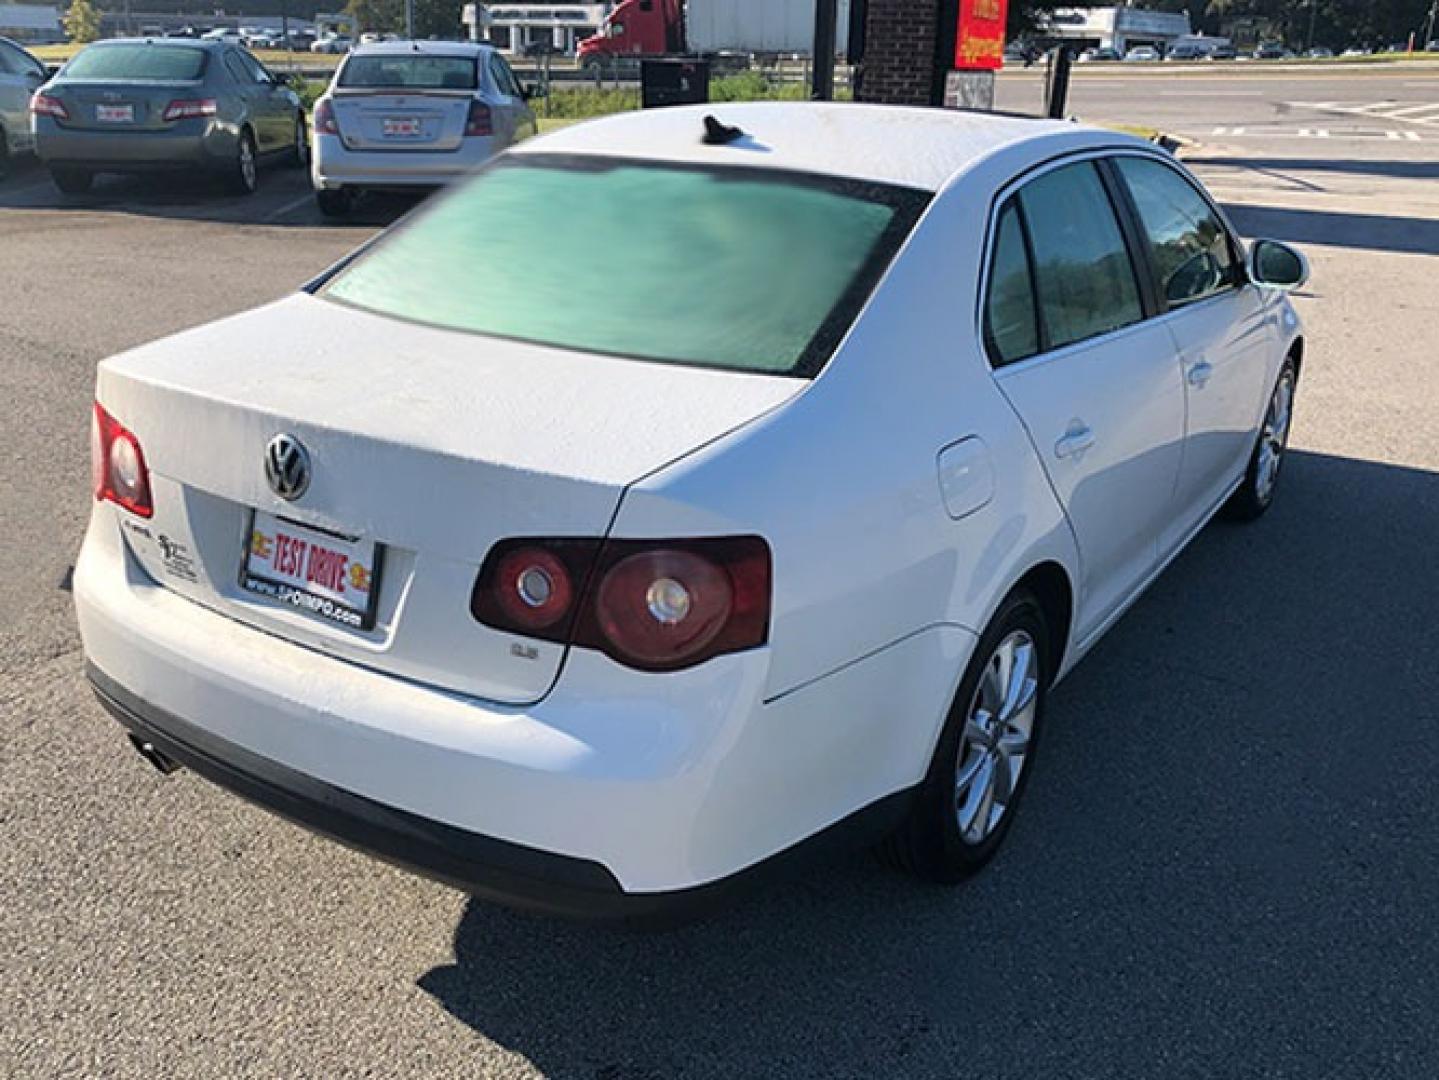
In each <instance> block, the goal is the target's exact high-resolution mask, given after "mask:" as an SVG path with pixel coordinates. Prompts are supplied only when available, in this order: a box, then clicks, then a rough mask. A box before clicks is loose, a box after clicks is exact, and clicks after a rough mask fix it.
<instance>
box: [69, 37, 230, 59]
mask: <svg viewBox="0 0 1439 1080" xmlns="http://www.w3.org/2000/svg"><path fill="white" fill-rule="evenodd" d="M115 45H153V46H154V47H155V48H157V49H199V50H201V51H203V52H218V51H219V50H221V49H225V48H229V46H228V45H227V44H226V43H225V42H223V41H213V40H212V41H202V40H201V39H200V38H160V37H128V38H106V39H104V40H103V41H92V42H91V43H90V44H89V45H86V46H85V48H87V49H108V48H112V47H113V46H115ZM76 55H77V56H78V55H79V53H77V54H76Z"/></svg>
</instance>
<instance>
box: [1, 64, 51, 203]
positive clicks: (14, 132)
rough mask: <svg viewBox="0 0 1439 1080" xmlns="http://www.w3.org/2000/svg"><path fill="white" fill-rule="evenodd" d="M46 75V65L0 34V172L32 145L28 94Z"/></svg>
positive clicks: (5, 170)
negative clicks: (13, 158)
mask: <svg viewBox="0 0 1439 1080" xmlns="http://www.w3.org/2000/svg"><path fill="white" fill-rule="evenodd" d="M49 78H50V72H49V69H48V68H46V67H45V65H44V64H43V63H42V62H41V61H40V59H39V58H38V57H36V56H35V55H34V54H33V53H31V52H29V51H27V50H26V49H25V48H24V47H23V46H22V45H20V44H19V43H18V42H14V41H11V40H10V39H9V38H0V176H4V175H5V174H6V173H7V172H8V171H9V167H10V159H11V158H12V157H14V156H15V155H17V154H25V153H28V152H29V151H30V150H31V149H32V148H33V147H34V145H35V140H34V137H33V136H32V135H31V133H30V96H31V95H32V94H34V93H35V91H36V90H38V89H39V88H40V87H41V86H43V85H44V84H45V81H46V80H47V79H49Z"/></svg>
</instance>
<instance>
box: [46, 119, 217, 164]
mask: <svg viewBox="0 0 1439 1080" xmlns="http://www.w3.org/2000/svg"><path fill="white" fill-rule="evenodd" d="M237 145H238V144H237V134H236V132H234V131H231V130H229V129H228V128H227V127H225V126H223V125H220V124H216V123H208V122H206V121H203V120H194V121H185V122H182V123H179V124H177V125H175V127H174V128H173V129H172V130H170V131H164V132H144V131H76V130H74V129H72V128H63V127H61V126H60V125H59V124H57V123H55V121H53V120H51V119H49V118H48V117H36V125H35V152H36V154H38V155H39V157H40V160H41V161H43V162H45V163H46V164H47V165H64V166H69V167H72V168H87V169H94V170H96V171H102V170H113V171H116V172H131V171H133V172H145V171H152V170H162V169H186V168H202V169H203V168H220V167H222V166H224V165H225V164H227V163H229V162H230V161H232V160H233V159H234V156H235V152H236V147H237Z"/></svg>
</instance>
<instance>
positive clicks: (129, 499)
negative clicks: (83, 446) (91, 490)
mask: <svg viewBox="0 0 1439 1080" xmlns="http://www.w3.org/2000/svg"><path fill="white" fill-rule="evenodd" d="M90 472H91V476H92V478H93V479H94V482H95V498H97V499H102V500H108V501H110V502H112V503H115V504H116V505H117V506H122V507H124V508H125V509H126V510H128V511H130V513H132V514H137V515H139V516H140V517H145V518H147V517H150V516H151V515H152V514H154V513H155V505H154V503H153V502H152V501H151V498H150V470H149V469H148V468H147V467H146V465H145V454H144V452H143V451H142V450H141V449H140V440H138V439H137V438H135V436H134V435H133V434H132V433H131V432H130V431H128V430H126V428H125V427H124V425H122V424H121V423H120V422H119V421H118V420H116V419H115V418H114V417H113V416H111V415H110V414H109V413H107V412H106V411H105V410H104V408H103V407H102V406H101V405H100V403H99V402H96V403H95V413H94V418H93V421H92V423H91V426H90Z"/></svg>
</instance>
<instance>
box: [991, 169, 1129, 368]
mask: <svg viewBox="0 0 1439 1080" xmlns="http://www.w3.org/2000/svg"><path fill="white" fill-rule="evenodd" d="M1019 201H1020V205H1021V207H1022V208H1023V210H1024V218H1025V222H1026V224H1027V225H1028V227H1029V240H1030V244H1031V247H1032V248H1033V251H1034V267H1033V273H1034V282H1035V291H1036V293H1037V294H1038V297H1039V312H1040V318H1041V319H1042V320H1043V326H1044V329H1045V331H1046V346H1047V347H1048V348H1051V349H1058V348H1061V347H1063V346H1065V345H1072V344H1074V343H1075V342H1078V341H1084V340H1086V339H1088V338H1092V337H1098V336H1099V335H1101V334H1107V333H1109V332H1110V331H1113V330H1118V329H1120V328H1121V327H1125V326H1129V325H1130V324H1132V323H1137V322H1139V321H1140V319H1142V318H1143V317H1144V308H1143V305H1142V304H1141V302H1140V299H1139V286H1138V283H1137V281H1136V279H1135V274H1134V264H1133V262H1132V261H1131V260H1130V258H1129V250H1128V248H1126V247H1125V244H1124V236H1123V234H1122V233H1121V232H1120V230H1119V221H1118V219H1117V218H1116V217H1115V214H1114V207H1113V205H1112V204H1111V203H1110V201H1109V195H1108V193H1107V192H1106V191H1105V189H1104V184H1103V182H1102V181H1101V180H1100V178H1099V173H1098V171H1097V170H1096V169H1095V167H1094V165H1093V164H1091V163H1090V162H1081V163H1079V164H1075V165H1066V166H1064V167H1062V168H1059V169H1055V170H1054V171H1053V172H1049V173H1045V174H1044V175H1043V176H1041V177H1039V178H1038V179H1037V180H1034V181H1031V182H1030V183H1029V184H1027V185H1025V187H1024V188H1023V189H1022V190H1021V191H1020V193H1019Z"/></svg>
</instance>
